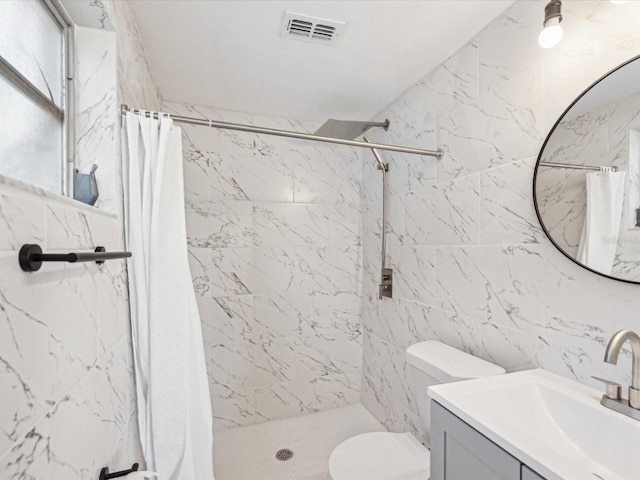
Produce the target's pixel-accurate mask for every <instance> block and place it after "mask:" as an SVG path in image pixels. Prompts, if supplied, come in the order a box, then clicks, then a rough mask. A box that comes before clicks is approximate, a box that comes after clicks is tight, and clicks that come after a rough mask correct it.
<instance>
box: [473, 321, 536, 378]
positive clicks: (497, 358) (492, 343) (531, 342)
mask: <svg viewBox="0 0 640 480" xmlns="http://www.w3.org/2000/svg"><path fill="white" fill-rule="evenodd" d="M481 336H482V351H481V357H482V358H484V359H485V360H487V361H489V362H491V363H494V364H496V365H499V366H501V367H503V368H504V369H505V370H507V371H508V372H512V371H518V370H527V369H530V368H536V367H537V365H538V357H539V354H540V350H541V348H542V346H543V344H544V342H543V340H542V338H541V337H539V336H537V335H532V334H530V333H526V332H523V331H522V330H517V329H513V328H509V327H504V326H502V325H494V324H491V323H485V324H483V325H482V330H481Z"/></svg>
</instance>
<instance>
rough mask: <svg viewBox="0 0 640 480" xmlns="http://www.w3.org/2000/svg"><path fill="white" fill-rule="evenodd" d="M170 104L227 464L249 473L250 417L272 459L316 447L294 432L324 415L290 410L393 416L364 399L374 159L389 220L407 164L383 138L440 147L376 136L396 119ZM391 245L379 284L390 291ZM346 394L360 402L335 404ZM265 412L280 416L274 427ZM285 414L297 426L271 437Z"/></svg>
mask: <svg viewBox="0 0 640 480" xmlns="http://www.w3.org/2000/svg"><path fill="white" fill-rule="evenodd" d="M123 110H128V109H127V108H126V107H123ZM164 110H165V112H166V113H167V114H169V115H170V116H171V118H172V119H173V120H174V122H176V123H177V124H178V125H179V126H181V127H182V128H183V155H184V163H185V168H184V175H185V179H184V183H185V199H186V209H187V211H186V221H187V237H188V244H189V257H190V267H191V274H192V278H193V284H194V287H195V291H196V295H197V300H198V307H199V311H200V317H201V322H202V328H203V336H204V341H205V354H206V359H207V370H208V375H209V387H210V391H211V396H212V409H213V419H214V420H213V421H214V454H215V453H216V451H218V454H217V455H216V458H215V459H214V466H215V468H216V474H218V473H219V470H221V471H222V474H221V477H222V479H223V480H224V479H225V478H233V475H235V474H237V475H238V476H237V478H241V477H242V475H241V474H240V473H237V472H235V471H234V472H233V473H230V472H229V470H228V469H227V470H225V468H226V467H225V465H227V466H228V465H230V464H232V463H233V464H234V465H235V466H239V467H240V468H241V467H242V464H243V461H242V459H241V458H240V457H238V456H237V452H242V451H244V452H246V450H247V448H246V447H241V446H240V445H238V442H239V443H244V444H246V437H238V432H241V431H242V429H238V428H236V427H247V428H253V430H251V431H250V437H249V438H251V439H252V442H254V443H255V442H258V443H259V442H260V440H258V439H260V438H267V437H268V438H269V440H268V441H267V440H264V441H263V443H264V445H263V447H264V453H265V454H266V455H267V457H268V459H269V461H271V460H273V459H274V458H276V454H279V451H280V450H283V451H285V452H284V453H282V454H281V455H279V456H278V459H279V460H286V458H284V457H287V455H286V450H287V449H290V450H292V451H293V452H292V453H293V458H296V457H295V456H296V454H298V455H302V454H301V453H297V451H296V448H298V447H299V448H302V449H304V447H300V445H301V441H300V439H299V438H298V439H297V440H296V441H293V440H291V438H289V439H288V437H287V435H288V436H289V437H290V436H291V431H294V430H300V431H301V432H305V431H306V430H307V429H309V428H315V427H311V426H310V425H309V424H304V425H302V424H301V426H300V427H293V426H292V425H293V424H292V423H288V424H286V425H287V426H280V427H278V425H280V424H278V423H277V422H278V421H281V420H282V419H290V420H289V422H298V420H297V417H299V416H300V415H304V414H309V413H315V412H327V413H325V414H323V415H329V416H327V417H321V418H322V419H323V420H321V424H322V425H324V426H325V427H324V428H325V431H326V432H329V430H330V429H331V428H332V427H330V425H333V424H335V423H336V422H337V423H338V424H341V425H343V426H344V428H343V429H342V430H343V431H344V432H348V433H350V434H355V433H359V431H360V430H357V429H356V430H349V429H348V428H347V427H346V425H348V424H349V422H350V421H351V422H353V425H359V427H358V428H366V429H375V428H376V427H375V425H378V428H379V424H377V422H375V421H373V419H372V418H373V417H371V416H370V414H368V412H366V411H365V410H364V408H363V407H361V406H359V405H357V404H359V402H360V391H361V382H362V372H361V369H362V355H363V352H362V326H361V316H360V308H361V298H362V265H363V259H362V218H363V215H362V213H363V212H362V198H361V182H362V168H363V160H364V161H365V162H368V163H369V164H370V165H376V164H377V165H378V168H379V169H380V171H381V172H382V175H381V176H380V191H381V192H383V191H384V195H382V198H383V199H384V207H383V208H382V213H383V214H382V215H380V218H377V219H376V222H377V223H378V224H379V225H384V224H385V223H386V218H383V217H386V212H387V205H386V196H387V191H386V190H387V181H386V174H387V170H388V169H389V168H391V169H393V165H391V166H390V167H389V166H388V165H387V164H386V163H385V162H384V161H383V160H382V158H381V153H382V151H392V152H397V153H399V154H400V153H401V154H418V155H424V156H429V157H436V158H437V157H439V156H440V152H439V151H437V150H424V149H419V148H413V147H404V146H395V145H388V144H385V143H377V142H369V141H367V140H366V139H364V138H362V135H363V134H364V133H365V132H367V131H368V130H370V129H375V130H379V131H381V132H382V129H387V128H389V122H388V121H385V122H344V121H338V120H329V121H328V122H326V123H325V124H324V125H321V126H320V127H319V128H318V125H316V124H313V123H311V122H299V121H294V120H289V119H278V118H272V117H257V116H252V115H248V114H240V113H235V112H228V111H221V110H216V109H212V108H203V107H193V106H189V105H184V104H177V103H166V104H165V105H164ZM148 115H155V116H157V114H154V113H148ZM256 125H260V126H256ZM207 127H214V128H207ZM307 132H314V133H307ZM357 147H360V148H365V149H366V150H365V151H361V150H360V149H359V148H357ZM372 152H373V155H372ZM379 206H380V207H382V202H380V205H379ZM384 232H385V228H381V232H380V238H379V239H378V241H382V250H384V243H385V235H384ZM384 258H385V255H384V253H382V267H383V271H382V272H381V286H380V287H379V291H380V294H381V295H383V294H384V295H385V296H390V295H391V291H392V290H391V285H390V282H391V272H390V269H387V268H386V266H385V264H384ZM374 294H378V292H374ZM350 405H352V407H348V406H350ZM341 407H347V408H352V409H355V410H347V411H346V412H339V413H336V414H335V415H334V416H331V415H332V414H331V413H330V411H331V410H332V409H336V408H338V409H339V408H341ZM358 408H360V410H358ZM336 415H337V416H336ZM340 415H342V417H340ZM358 419H359V420H358ZM274 421H275V422H274ZM265 422H271V423H273V424H274V427H273V428H272V429H271V430H265V427H264V425H265ZM261 425H263V427H261ZM363 425H364V426H365V427H363ZM251 426H254V427H251ZM334 427H335V425H334ZM278 428H282V429H283V430H282V431H283V432H284V433H282V435H278V437H279V438H278V439H274V438H271V437H270V436H272V435H273V431H275V430H274V429H276V430H277V429H278ZM353 428H356V427H355V426H354V427H353ZM333 429H334V430H335V431H337V432H339V431H341V430H340V429H339V428H333ZM265 431H267V432H268V433H264V432H265ZM261 432H262V433H261ZM269 432H270V433H269ZM287 432H289V433H287ZM327 434H329V433H327ZM238 438H244V439H245V440H238ZM340 440H341V438H338V437H336V439H335V441H336V442H338V443H339V441H340ZM234 442H235V443H234ZM292 442H293V444H292ZM303 443H304V442H303ZM234 446H235V448H234ZM272 450H273V451H272ZM256 455H257V454H256V453H254V454H253V456H254V457H255V456H256ZM277 461H278V460H276V462H277ZM244 463H246V462H244ZM264 464H265V465H266V464H267V461H266V460H265V462H264ZM292 464H293V463H292ZM229 468H235V467H229ZM264 468H266V467H264ZM246 475H247V476H246V478H250V474H246ZM265 475H266V473H265ZM242 478H245V477H242ZM265 478H266V477H265ZM274 478H277V475H276V477H274ZM296 478H297V477H296ZM305 478H306V477H305ZM309 478H312V477H309Z"/></svg>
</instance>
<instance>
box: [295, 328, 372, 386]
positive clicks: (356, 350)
mask: <svg viewBox="0 0 640 480" xmlns="http://www.w3.org/2000/svg"><path fill="white" fill-rule="evenodd" d="M295 351H296V360H295V368H296V377H297V378H304V377H312V376H321V375H332V374H337V373H343V372H353V371H356V370H360V369H361V368H362V347H361V343H360V339H359V338H349V337H348V336H345V335H333V336H331V337H326V336H321V335H317V334H312V335H303V336H300V337H298V338H296V340H295Z"/></svg>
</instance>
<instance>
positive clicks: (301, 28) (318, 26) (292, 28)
mask: <svg viewBox="0 0 640 480" xmlns="http://www.w3.org/2000/svg"><path fill="white" fill-rule="evenodd" d="M346 25H347V24H346V23H345V22H339V21H336V20H328V19H326V18H318V17H311V16H309V15H302V14H300V13H293V12H284V22H283V24H282V36H283V37H286V38H292V39H294V40H304V41H305V42H313V43H321V44H323V45H332V44H334V43H336V42H337V41H338V38H340V35H342V33H343V32H344V28H345V26H346Z"/></svg>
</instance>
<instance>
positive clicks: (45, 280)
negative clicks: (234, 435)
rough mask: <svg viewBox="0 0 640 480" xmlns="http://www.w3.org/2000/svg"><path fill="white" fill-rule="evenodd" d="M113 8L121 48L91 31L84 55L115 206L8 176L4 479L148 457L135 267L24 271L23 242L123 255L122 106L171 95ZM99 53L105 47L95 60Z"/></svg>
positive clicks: (2, 313) (3, 230) (92, 120)
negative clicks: (136, 349)
mask: <svg viewBox="0 0 640 480" xmlns="http://www.w3.org/2000/svg"><path fill="white" fill-rule="evenodd" d="M87 6H88V7H90V8H88V9H85V10H84V11H85V13H86V12H91V10H94V11H95V14H91V13H90V14H89V17H91V18H93V17H92V15H93V16H95V15H97V16H98V20H99V19H102V20H99V21H98V20H96V21H97V24H98V25H105V24H106V23H108V22H106V17H105V15H106V12H105V5H103V4H102V2H100V1H91V2H87ZM112 6H113V17H112V20H114V22H113V23H114V24H117V27H116V28H117V32H116V35H115V36H116V38H115V39H114V38H113V36H112V35H113V34H112V33H111V32H96V31H90V29H81V30H82V31H81V32H80V35H79V38H78V39H79V41H80V40H81V39H85V40H87V39H88V40H90V41H88V42H86V43H83V44H82V46H81V47H80V49H79V50H80V53H82V55H83V57H82V59H79V60H82V61H84V63H83V62H82V61H81V63H80V64H79V71H78V73H79V77H78V80H79V84H80V85H79V86H80V88H78V89H77V93H78V95H79V98H78V106H79V114H80V115H79V118H78V120H77V121H78V129H79V133H80V135H79V136H78V145H77V150H78V154H79V158H78V160H79V164H80V165H86V164H90V163H91V162H94V161H98V162H103V163H101V166H100V170H102V171H106V172H109V175H113V176H115V177H116V178H112V179H106V178H105V180H110V183H109V185H110V187H109V186H107V188H105V191H110V190H109V189H110V188H112V187H113V190H111V191H110V192H111V195H110V196H109V199H110V201H109V203H108V205H107V203H105V205H103V207H104V208H101V209H96V208H93V207H88V206H85V205H82V204H79V203H77V202H74V201H72V200H69V199H67V198H64V197H60V196H57V195H54V194H49V193H48V192H44V191H42V190H40V189H37V188H33V187H29V186H27V185H24V184H21V183H19V182H15V181H12V180H10V179H7V178H0V378H1V379H2V380H1V381H0V405H1V407H2V408H0V479H2V480H9V479H11V480H17V479H27V478H28V479H33V480H50V479H62V478H64V479H93V478H97V476H98V472H99V470H100V468H101V467H103V466H104V465H106V464H109V465H110V466H112V467H113V468H124V467H127V466H130V465H131V463H133V462H134V461H140V459H141V454H140V447H139V442H138V440H137V423H136V420H135V393H134V384H133V368H132V358H131V336H130V330H129V312H128V298H127V296H128V293H127V286H126V270H125V265H124V263H123V262H121V261H112V262H107V263H105V264H104V265H103V266H97V265H95V264H89V263H86V264H78V265H71V264H64V265H63V264H60V265H54V264H46V265H45V266H43V268H42V270H41V271H39V272H37V273H33V274H27V273H24V272H22V271H21V270H20V268H19V267H18V262H17V251H18V249H19V248H20V246H21V245H22V244H23V243H38V244H40V245H41V246H42V247H43V249H45V250H50V251H68V250H87V249H92V248H93V247H95V246H96V245H98V244H100V245H104V246H105V247H106V248H107V250H120V249H122V245H123V244H122V221H121V219H120V217H119V215H117V213H116V212H117V211H118V208H116V209H115V210H114V211H113V212H114V213H108V210H110V209H111V208H113V207H114V205H115V203H114V200H117V194H116V193H114V192H117V185H118V184H119V182H120V180H119V178H117V177H118V176H119V167H118V165H119V162H118V151H119V149H118V148H117V133H116V132H117V128H116V124H117V118H118V117H117V109H118V104H119V102H121V101H127V102H130V103H131V104H135V105H139V106H142V107H147V108H158V106H159V96H158V94H157V89H156V87H155V85H154V84H153V81H152V78H151V76H150V72H149V69H148V63H147V62H146V60H145V59H144V58H143V52H142V48H141V44H140V42H139V38H138V36H137V30H136V29H135V27H134V23H133V20H132V17H131V15H130V12H128V9H129V7H128V6H127V5H126V2H113V5H112ZM89 17H85V20H87V18H89ZM94 23H95V22H94ZM114 40H117V43H118V49H117V53H116V50H115V49H114V48H113V47H114V46H115V41H114ZM105 41H111V45H112V46H111V47H110V48H109V47H108V46H107V47H105ZM91 46H99V47H100V48H98V49H96V50H95V51H94V52H93V54H95V57H93V58H87V57H86V56H85V55H87V54H91ZM116 62H117V63H118V64H119V65H121V68H120V77H119V79H118V81H117V87H118V88H117V91H118V92H119V93H118V96H117V97H116V95H114V91H115V90H116V85H114V83H113V82H114V80H115V72H114V71H113V66H114V65H115V63H116ZM125 67H126V68H125ZM85 73H87V74H86V75H85ZM109 82H110V85H109ZM100 92H101V94H100Z"/></svg>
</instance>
